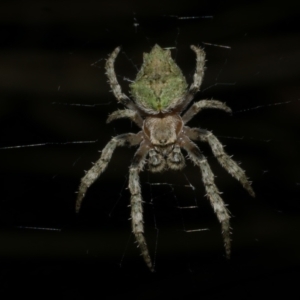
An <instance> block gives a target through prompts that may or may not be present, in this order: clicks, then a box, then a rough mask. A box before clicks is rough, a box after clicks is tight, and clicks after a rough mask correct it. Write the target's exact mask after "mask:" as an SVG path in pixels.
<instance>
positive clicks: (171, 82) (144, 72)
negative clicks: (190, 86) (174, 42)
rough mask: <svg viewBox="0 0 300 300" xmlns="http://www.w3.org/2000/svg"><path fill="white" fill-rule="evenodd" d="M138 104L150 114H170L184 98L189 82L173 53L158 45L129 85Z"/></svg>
mask: <svg viewBox="0 0 300 300" xmlns="http://www.w3.org/2000/svg"><path fill="white" fill-rule="evenodd" d="M130 88H131V94H132V96H133V97H134V99H135V102H136V104H137V105H138V106H139V107H141V108H142V109H143V110H145V111H147V112H148V113H150V114H156V113H160V112H163V113H165V112H169V111H170V109H171V108H172V107H174V106H175V105H176V104H178V100H180V99H181V98H183V97H184V95H185V94H186V90H187V82H186V80H185V78H184V76H183V74H182V72H181V70H180V69H179V67H178V66H177V64H176V63H175V61H174V60H173V59H172V57H171V53H170V50H164V49H162V48H161V47H160V46H158V45H155V46H154V47H153V48H152V50H151V52H150V53H144V62H143V65H142V67H141V69H140V71H139V72H138V74H137V77H136V80H135V81H134V82H133V83H132V84H131V85H130Z"/></svg>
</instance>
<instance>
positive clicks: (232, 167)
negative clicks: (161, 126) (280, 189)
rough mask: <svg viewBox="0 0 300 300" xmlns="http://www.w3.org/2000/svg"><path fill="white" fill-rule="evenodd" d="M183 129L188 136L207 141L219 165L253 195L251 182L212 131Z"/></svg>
mask: <svg viewBox="0 0 300 300" xmlns="http://www.w3.org/2000/svg"><path fill="white" fill-rule="evenodd" d="M184 130H185V132H186V134H187V136H188V137H189V138H191V139H193V140H198V141H203V142H207V143H208V144H209V145H210V147H211V149H212V152H213V154H214V156H215V157H216V158H217V160H218V161H219V163H220V164H221V166H222V167H223V168H224V169H225V170H226V171H227V172H228V173H229V174H231V175H232V176H233V177H234V178H235V179H236V180H238V181H239V182H240V183H241V184H242V186H243V187H244V189H245V190H247V191H248V193H249V194H250V196H252V197H255V193H254V191H253V189H252V187H251V182H250V181H249V180H248V178H247V176H246V174H245V171H244V170H243V169H242V168H241V167H240V166H239V165H238V164H237V163H236V162H235V161H234V160H232V159H231V157H230V156H229V155H228V154H227V153H226V152H225V151H224V147H223V145H222V144H221V143H220V141H219V140H218V139H217V137H216V136H215V135H213V134H212V132H210V131H208V130H205V129H199V128H189V127H184Z"/></svg>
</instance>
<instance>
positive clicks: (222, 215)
mask: <svg viewBox="0 0 300 300" xmlns="http://www.w3.org/2000/svg"><path fill="white" fill-rule="evenodd" d="M181 147H182V148H183V149H185V150H186V151H187V153H188V156H189V158H190V159H191V160H192V161H193V163H194V164H195V165H197V166H198V167H200V170H201V173H202V181H203V183H204V187H205V190H206V196H207V197H208V199H209V200H210V203H211V205H212V207H213V209H214V211H215V213H216V215H217V218H218V220H219V222H220V223H221V227H222V234H223V240H224V246H225V252H226V257H227V258H229V257H230V243H231V240H230V223H229V219H230V213H229V211H228V209H227V208H226V206H225V203H224V202H223V200H222V198H221V197H220V196H219V194H220V192H219V190H218V188H217V187H216V185H215V182H214V174H213V172H212V170H211V168H210V166H209V164H208V162H207V159H206V158H205V156H204V155H203V154H202V153H201V151H200V149H199V148H198V147H197V145H196V144H194V143H193V142H192V141H191V140H190V139H188V138H187V137H184V138H183V140H182V143H181Z"/></svg>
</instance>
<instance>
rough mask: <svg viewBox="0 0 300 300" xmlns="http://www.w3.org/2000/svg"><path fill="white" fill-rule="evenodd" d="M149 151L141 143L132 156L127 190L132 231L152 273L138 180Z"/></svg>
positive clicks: (146, 146) (145, 145)
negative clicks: (129, 198) (129, 197)
mask: <svg viewBox="0 0 300 300" xmlns="http://www.w3.org/2000/svg"><path fill="white" fill-rule="evenodd" d="M148 151H149V146H148V145H147V144H146V143H142V144H141V145H140V148H139V149H138V150H137V152H136V153H135V155H134V158H133V161H132V164H131V166H130V170H129V190H130V193H131V202H130V204H131V222H132V231H133V234H134V236H135V238H136V241H137V243H138V246H139V248H140V249H141V253H142V256H143V258H144V261H145V262H146V264H147V266H148V267H149V269H150V270H151V271H152V272H153V271H154V268H153V265H152V261H151V258H150V255H149V250H148V247H147V243H146V240H145V237H144V224H143V207H142V202H143V200H142V195H141V187H140V180H139V173H140V171H142V169H143V166H144V164H145V160H146V156H147V154H148Z"/></svg>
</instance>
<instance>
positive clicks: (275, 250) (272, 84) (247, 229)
mask: <svg viewBox="0 0 300 300" xmlns="http://www.w3.org/2000/svg"><path fill="white" fill-rule="evenodd" d="M253 5H254V4H253ZM223 9H224V8H223ZM132 11H133V10H132ZM132 11H131V15H130V17H128V16H127V19H126V20H122V22H123V23H122V24H123V25H124V26H123V25H122V27H123V28H122V33H121V30H120V25H116V24H113V23H108V25H103V24H102V25H101V28H104V27H105V30H104V31H105V33H103V32H101V33H100V34H99V31H98V30H97V31H96V30H95V29H93V28H91V27H89V30H88V31H84V34H83V35H84V37H83V40H84V41H85V42H84V43H82V39H81V38H80V39H78V40H77V39H75V38H74V40H72V37H69V35H68V34H67V33H66V31H64V30H58V31H55V32H56V36H57V37H56V42H55V43H57V45H63V44H62V41H63V40H64V39H65V38H66V37H69V38H70V40H69V44H68V45H64V46H61V47H62V51H60V52H59V53H58V54H59V55H57V56H55V59H54V60H53V59H52V58H51V57H50V56H47V57H46V58H43V57H42V55H41V54H40V53H33V52H31V51H30V48H28V47H27V48H26V46H25V50H26V51H27V52H26V51H24V53H25V54H22V55H23V56H22V55H21V54H20V53H19V54H18V55H17V58H18V59H19V60H18V61H17V63H18V65H19V66H23V65H24V64H25V66H26V64H28V65H27V67H24V69H25V70H28V69H29V68H30V70H32V69H33V70H34V68H32V65H31V64H30V63H28V62H27V61H26V60H24V59H23V60H22V57H26V58H27V59H28V61H30V60H31V61H32V64H33V65H34V66H35V68H36V69H37V70H39V72H40V73H39V75H37V74H36V73H35V72H33V71H32V74H34V76H33V77H31V80H32V83H29V84H28V86H30V88H31V92H30V93H28V94H26V95H27V96H26V97H25V96H24V92H22V93H20V94H18V93H15V94H13V93H11V90H9V89H7V92H5V93H4V97H3V99H5V100H6V101H3V103H2V112H3V114H2V118H1V124H2V126H1V128H2V132H1V136H2V138H1V140H2V146H1V148H0V151H1V159H2V162H1V166H2V177H3V188H2V199H1V223H2V227H3V229H4V231H3V232H4V234H3V235H2V241H3V242H2V244H3V245H4V246H3V247H2V250H1V251H2V254H3V257H7V256H8V257H18V258H22V257H23V258H25V259H28V257H35V256H38V255H40V256H41V257H51V258H53V257H55V258H56V257H58V258H61V257H63V258H65V257H70V256H72V257H80V259H82V260H89V259H91V260H92V259H94V260H95V261H97V260H99V261H101V259H102V257H105V258H106V259H107V260H108V261H109V263H108V265H109V266H108V267H107V268H106V270H110V268H114V269H113V271H112V273H114V274H117V272H118V271H117V270H119V266H121V268H120V270H121V271H123V272H126V270H129V269H130V270H131V269H135V270H144V269H143V267H144V266H143V261H142V259H141V258H140V257H139V251H138V250H136V249H135V245H134V238H133V237H132V234H131V233H130V231H131V228H130V221H129V220H128V218H129V214H130V208H129V207H127V206H128V204H129V192H128V190H127V177H126V176H127V175H126V174H127V173H128V166H129V164H130V161H131V159H132V156H133V153H134V149H125V148H124V149H118V150H117V151H116V152H115V154H114V155H113V158H112V161H111V162H110V164H109V166H108V169H107V170H106V171H105V173H104V174H103V175H102V176H101V178H100V179H99V181H98V182H97V183H96V184H95V185H94V186H93V187H92V188H91V190H90V191H89V193H88V195H87V197H86V199H85V201H84V204H83V208H82V212H81V214H80V216H79V217H75V216H74V209H73V207H74V201H75V195H74V192H75V191H76V190H77V188H78V184H79V179H80V178H81V177H82V175H83V170H85V169H89V168H90V167H91V162H94V161H96V160H97V159H98V157H99V153H98V151H99V150H101V149H102V148H103V147H104V145H105V144H106V143H107V142H108V141H109V140H110V138H111V137H112V136H114V135H116V134H121V133H124V132H130V131H131V132H136V131H137V128H136V127H135V125H134V124H131V123H130V122H129V121H128V120H119V121H117V122H115V123H113V124H110V125H107V124H105V119H106V117H107V115H108V113H110V112H112V111H114V110H116V109H118V108H121V107H120V106H118V105H117V104H116V101H115V99H114V98H113V97H112V95H110V94H109V93H108V90H109V88H108V85H107V83H106V81H107V79H106V77H105V74H104V68H103V65H104V61H105V59H106V58H107V54H108V53H110V52H111V51H112V49H114V47H116V46H118V45H120V44H122V45H123V51H122V53H120V55H119V57H118V60H117V62H116V72H117V75H118V80H119V82H120V84H121V86H122V88H123V90H124V92H125V93H126V94H128V88H127V87H128V82H130V81H132V80H134V78H135V74H136V71H137V70H138V69H139V68H140V65H141V62H142V56H141V53H142V52H148V51H149V50H150V49H151V47H152V46H153V44H155V43H158V44H160V45H161V46H162V47H170V48H172V50H171V51H172V56H173V57H174V58H175V59H176V61H177V63H178V65H179V66H180V68H181V69H182V71H183V73H184V74H185V76H186V77H187V80H188V82H189V83H190V82H191V80H192V75H193V72H194V67H195V61H194V60H195V57H194V55H193V53H192V52H191V50H190V49H189V45H190V44H198V45H200V46H202V47H205V51H206V53H207V64H206V66H207V69H206V73H205V77H204V83H203V85H202V87H201V92H200V93H199V94H197V96H196V100H200V99H206V98H207V99H211V98H214V99H218V100H221V101H224V102H226V103H227V105H228V106H230V107H232V109H233V111H234V113H233V115H232V116H231V117H230V116H227V115H225V114H224V113H222V112H217V111H212V110H209V111H204V112H203V113H201V114H199V115H198V116H196V117H195V118H194V119H193V120H192V121H191V124H189V125H190V126H191V127H202V128H206V129H208V130H212V131H213V132H214V134H215V135H216V136H217V137H218V138H219V139H220V140H221V142H222V143H223V144H225V145H226V149H225V150H226V151H227V152H228V153H229V154H230V155H234V157H233V158H234V159H235V160H237V161H239V162H241V166H242V168H243V169H244V170H245V171H246V174H247V175H248V176H249V177H250V179H251V180H252V181H253V187H254V190H255V192H256V194H257V198H256V199H254V200H253V199H250V197H248V195H247V194H246V192H245V191H244V190H243V189H242V187H240V185H239V183H237V182H235V180H234V179H232V178H231V176H230V175H229V174H227V173H226V171H225V170H223V169H222V168H221V167H220V166H219V165H218V163H217V161H216V159H215V158H214V157H213V155H212V153H211V149H209V147H208V146H207V145H205V144H202V143H201V144H199V145H200V148H201V149H202V151H203V153H204V154H205V156H206V157H207V158H208V161H209V163H210V165H211V167H212V169H213V171H214V174H215V175H216V184H217V186H218V187H219V189H220V190H221V191H222V192H223V194H222V198H223V199H224V201H225V203H227V204H228V205H229V209H230V211H231V212H232V215H233V216H232V220H231V222H232V228H233V236H232V237H233V245H232V250H233V259H232V261H233V263H232V264H233V265H234V264H236V265H234V267H232V268H233V270H234V271H232V272H233V273H234V272H237V273H239V272H238V271H240V270H241V268H242V267H243V268H245V269H246V270H247V271H249V274H252V269H251V264H253V265H254V266H256V267H257V268H258V269H259V270H260V271H261V270H270V272H272V270H277V271H278V270H279V271H278V272H280V270H282V269H283V268H284V267H286V268H287V267H288V268H292V267H294V265H295V264H297V263H298V262H299V259H298V255H297V253H300V252H299V251H298V250H299V239H298V238H297V236H298V235H297V233H296V232H294V230H295V228H297V226H298V225H299V221H298V217H299V208H300V207H299V188H300V179H299V168H298V166H299V155H298V153H299V150H300V149H299V145H300V143H299V122H298V111H299V94H298V89H297V80H298V79H297V78H298V75H299V74H298V71H297V68H296V67H295V66H297V62H299V56H298V54H297V53H296V50H294V49H298V46H299V40H298V39H297V38H295V36H296V33H297V30H296V21H295V19H294V18H293V17H292V15H291V16H290V17H289V18H288V20H289V21H285V19H282V20H280V18H279V19H276V21H274V23H272V22H271V20H268V18H267V17H268V16H270V15H272V14H270V13H265V15H264V17H266V24H265V25H264V23H263V22H262V21H260V23H259V25H257V27H255V26H254V25H253V26H250V25H251V24H252V23H251V22H248V21H247V22H246V21H245V24H247V26H249V27H243V28H241V32H240V33H239V32H236V31H235V29H234V26H233V25H231V23H230V22H229V23H228V22H227V21H226V22H225V21H224V20H223V19H222V17H221V15H219V14H218V13H217V12H215V13H210V11H209V10H208V11H205V12H201V14H200V13H199V16H197V15H190V14H188V13H187V14H186V15H185V14H183V13H181V14H180V15H179V14H178V15H176V14H174V13H170V14H165V13H164V14H160V15H159V16H156V17H152V18H150V19H146V18H144V17H143V15H142V14H139V13H132ZM202 14H203V15H202ZM237 15H238V14H237V13H235V14H234V16H233V20H235V21H236V22H238V18H237ZM227 17H228V18H229V16H227ZM274 18H275V17H274ZM222 20H223V21H222ZM256 21H257V20H256ZM126 22H127V23H126ZM257 22H258V21H257ZM225 25H226V26H225ZM227 25H228V26H229V28H227V29H226V30H225V27H227ZM216 28H217V29H216ZM278 28H280V30H279V29H278ZM292 28H293V29H292ZM98 29H99V28H98ZM41 30H44V31H45V32H46V33H47V34H48V36H47V37H48V39H47V41H46V39H45V40H42V41H41V42H42V43H43V47H45V48H46V49H50V50H51V49H52V48H53V46H55V45H54V44H53V42H52V44H51V42H48V40H51V37H49V34H50V33H49V31H48V29H47V28H46V27H43V29H41ZM272 30H273V31H272ZM285 33H286V34H285ZM287 33H288V34H287ZM40 35H41V36H43V32H40ZM35 40H36V41H37V40H38V39H37V38H36V37H35ZM70 49H74V50H72V51H70ZM41 53H42V52H41ZM53 53H54V52H53ZM12 57H13V56H12ZM28 57H30V59H29V58H28ZM6 58H7V59H9V58H10V56H8V55H7V56H6ZM43 59H44V60H43ZM54 61H55V63H54ZM41 62H42V66H43V68H38V65H39V64H40V63H41ZM52 64H53V66H54V67H53V68H55V66H57V68H55V70H56V71H55V72H52V73H51V72H50V71H51V70H52V69H51V68H52ZM3 65H4V66H7V65H6V64H3ZM20 70H23V69H22V67H20ZM57 70H58V71H57ZM7 74H8V78H10V79H11V80H12V78H14V77H13V76H12V75H10V73H9V72H7ZM30 74H31V73H30V72H28V76H30ZM49 74H51V75H49ZM51 76H52V77H51ZM15 78H16V79H15V80H17V78H18V77H17V76H15ZM23 78H24V76H23ZM28 80H29V79H28ZM13 82H16V81H13ZM46 82H47V84H46ZM22 84H23V85H22ZM19 85H20V86H21V87H22V88H23V90H24V89H25V88H24V87H25V86H26V81H22V82H16V86H19ZM21 90H22V89H21ZM25 90H26V89H25ZM41 99H43V101H42V100H41ZM141 186H142V191H143V197H144V201H145V203H144V214H145V237H146V239H147V242H148V246H149V249H150V254H151V256H152V258H153V260H154V262H155V265H156V268H157V270H158V271H159V270H160V271H162V272H164V271H166V270H170V272H172V270H176V268H177V269H179V270H180V272H181V271H182V270H183V271H182V272H183V273H184V272H186V271H188V272H190V273H194V274H197V275H199V274H202V273H201V272H202V271H201V270H202V269H203V270H204V271H203V272H204V273H205V272H207V274H211V273H210V271H209V270H210V268H211V269H212V270H214V272H215V273H220V274H221V273H222V272H223V273H226V272H230V270H228V267H226V261H225V259H224V249H223V245H222V238H221V232H220V226H219V223H218V221H217V219H216V217H215V215H214V213H213V211H212V209H211V207H210V205H209V203H208V201H207V199H206V198H205V197H204V195H205V191H204V188H203V184H202V181H201V174H200V171H199V170H198V169H197V168H195V167H193V166H192V164H191V163H189V162H188V165H187V168H186V169H184V170H183V171H182V172H167V173H164V174H151V173H149V172H148V171H147V170H145V172H144V173H143V174H142V176H141ZM7 232H10V233H11V234H7ZM40 233H41V234H40ZM5 234H7V235H5ZM55 234H57V235H55ZM20 236H24V238H25V240H26V243H29V245H36V244H37V240H38V239H39V238H41V237H42V239H43V240H47V241H49V244H51V245H56V246H55V247H56V248H55V247H54V251H52V252H51V251H50V250H47V249H46V247H42V246H41V247H36V246H32V248H30V246H28V247H26V246H24V245H25V242H24V243H22V242H19V245H21V246H20V249H22V251H20V252H18V251H16V250H15V248H14V247H13V246H12V243H11V242H10V240H11V238H12V237H13V238H14V239H16V241H20V240H19V238H20ZM58 236H59V237H62V239H65V240H67V241H68V243H67V242H61V243H57V240H56V239H57V237H58ZM45 237H46V239H44V238H45ZM77 240H78V241H77ZM103 241H105V242H103ZM67 244H70V245H72V247H71V246H70V247H69V246H68V245H67ZM62 249H66V250H62ZM288 249H293V251H289V250H288ZM13 251H15V253H16V254H15V256H13V254H11V253H14V252H13ZM291 252H292V253H291ZM26 253H29V254H28V255H27V256H26ZM53 253H57V254H54V255H53ZM270 253H272V255H270ZM56 255H57V256H56ZM256 257H257V258H256ZM275 258H276V261H277V263H276V265H277V266H278V268H277V269H276V267H275V264H274V265H272V264H273V263H274V261H275ZM218 264H219V265H221V267H218V266H217V265H218ZM237 265H240V267H239V266H237ZM260 265H263V267H262V268H260V267H259V266H260ZM270 266H272V267H270ZM115 267H116V268H115ZM138 268H141V269H138ZM264 268H265V269H264ZM220 270H221V271H220ZM219 271H220V272H219ZM266 272H267V271H263V272H262V273H263V274H266ZM214 276H215V275H208V278H210V279H211V282H213V281H215V277H214ZM219 276H220V277H218V278H220V279H222V280H223V282H224V281H225V282H226V279H224V278H223V277H222V276H221V275H219ZM243 276H244V278H248V277H247V276H248V275H245V274H244V273H243ZM249 276H250V275H249ZM287 278H288V277H287ZM193 280H195V277H193ZM193 280H192V278H189V280H188V281H187V282H185V281H184V283H185V284H186V286H188V287H189V288H190V287H192V286H193ZM222 280H221V281H222ZM137 281H138V280H137ZM208 281H209V280H208ZM195 282H197V281H195ZM184 283H183V286H185V284H184Z"/></svg>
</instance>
